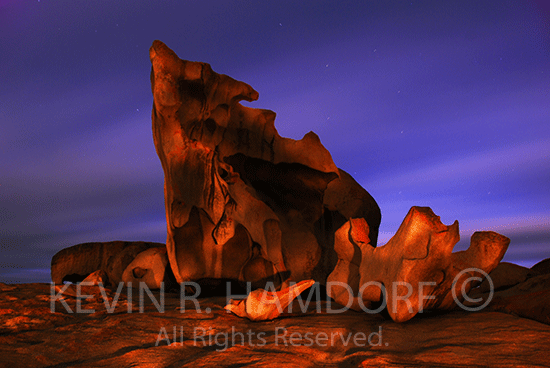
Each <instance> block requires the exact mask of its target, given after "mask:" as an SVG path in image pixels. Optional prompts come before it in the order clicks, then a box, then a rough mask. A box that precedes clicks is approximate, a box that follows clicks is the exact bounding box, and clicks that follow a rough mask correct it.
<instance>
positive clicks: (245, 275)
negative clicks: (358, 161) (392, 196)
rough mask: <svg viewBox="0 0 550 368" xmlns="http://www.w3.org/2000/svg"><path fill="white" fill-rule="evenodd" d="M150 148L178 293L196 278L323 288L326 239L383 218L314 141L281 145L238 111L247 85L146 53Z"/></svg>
mask: <svg viewBox="0 0 550 368" xmlns="http://www.w3.org/2000/svg"><path fill="white" fill-rule="evenodd" d="M150 58H151V63H152V72H151V84H152V91H153V96H154V104H153V112H152V120H153V138H154V142H155V146H156V150H157V154H158V156H159V158H160V161H161V163H162V167H163V169H164V179H165V189H164V194H165V205H166V218H167V228H168V237H167V244H166V246H167V251H168V259H169V262H170V265H171V267H172V270H173V272H174V275H175V277H176V280H177V281H178V282H183V281H194V280H200V279H204V278H214V279H235V280H240V281H251V282H255V283H256V285H258V286H261V284H262V283H265V281H270V280H271V281H275V282H278V283H282V282H285V283H286V282H288V281H291V280H292V281H301V280H304V279H314V280H317V281H319V282H322V283H324V282H325V281H326V277H327V275H328V274H329V273H330V272H331V271H332V270H333V268H334V266H335V265H336V261H337V258H336V253H335V252H334V249H333V248H334V242H333V237H334V232H335V231H336V229H338V228H339V227H340V226H341V225H342V224H343V223H344V222H345V221H346V220H347V219H348V218H351V217H353V218H363V219H365V220H366V222H367V223H368V224H369V228H370V230H371V231H370V242H371V244H373V245H375V244H376V239H377V234H378V226H379V224H380V210H379V208H378V206H377V204H376V202H375V201H374V199H373V198H372V197H371V196H370V195H369V194H368V193H367V192H366V191H365V190H364V189H363V188H361V186H359V185H358V184H357V183H356V182H355V181H354V180H353V178H351V176H349V175H348V174H347V173H345V172H343V171H342V170H339V169H338V168H337V167H336V165H335V164H334V162H333V161H332V158H331V156H330V153H329V152H328V151H327V150H326V149H325V148H324V147H323V145H322V144H321V142H320V140H319V138H318V137H317V135H315V134H314V133H313V132H310V133H308V134H306V135H305V136H304V137H303V138H302V139H301V140H298V141H296V140H293V139H288V138H282V137H281V136H279V134H278V133H277V130H276V129H275V126H274V120H275V113H273V112H272V111H269V110H262V109H253V108H249V107H245V106H242V105H241V104H240V103H239V101H241V100H245V101H254V100H256V99H257V98H258V92H256V91H255V90H254V89H252V87H250V86H249V85H247V84H245V83H243V82H239V81H236V80H234V79H232V78H230V77H228V76H226V75H220V74H217V73H215V72H214V71H212V69H211V67H210V65H208V64H205V63H198V62H190V61H185V60H181V59H179V58H178V56H177V55H176V54H175V53H174V52H173V51H172V50H170V49H169V48H168V47H166V45H164V44H163V43H162V42H160V41H155V42H154V43H153V46H152V47H151V49H150Z"/></svg>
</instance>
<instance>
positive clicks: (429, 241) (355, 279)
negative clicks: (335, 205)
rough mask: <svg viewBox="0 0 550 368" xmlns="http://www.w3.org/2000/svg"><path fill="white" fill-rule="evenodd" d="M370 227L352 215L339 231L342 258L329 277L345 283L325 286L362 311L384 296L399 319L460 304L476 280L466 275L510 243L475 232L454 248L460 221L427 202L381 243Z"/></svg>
mask: <svg viewBox="0 0 550 368" xmlns="http://www.w3.org/2000/svg"><path fill="white" fill-rule="evenodd" d="M368 233H369V227H368V225H367V223H366V222H365V221H364V220H363V219H351V220H350V221H348V222H347V223H345V224H344V225H343V226H342V227H341V228H340V229H339V230H338V231H337V232H336V235H335V249H336V252H337V253H338V258H339V261H338V264H337V266H336V268H335V269H334V271H333V272H332V273H331V274H330V275H329V277H328V280H327V281H328V282H331V283H334V282H340V283H343V284H341V285H337V286H332V287H330V288H329V287H327V292H328V294H329V295H330V296H331V297H332V298H333V299H334V300H336V301H337V302H339V303H340V304H343V305H346V306H348V307H351V308H352V309H354V310H358V311H359V310H373V309H378V306H376V307H375V305H376V304H379V303H380V302H381V301H383V300H385V301H386V306H387V311H388V313H389V315H390V316H391V318H392V319H393V320H394V321H399V322H403V321H407V320H409V319H411V318H412V317H413V316H414V315H416V314H417V313H418V312H419V311H422V310H429V309H453V308H455V307H457V300H458V301H460V302H462V301H464V297H465V296H466V295H467V293H468V291H469V290H470V289H471V288H472V286H474V285H475V284H473V283H470V282H468V279H470V278H471V277H477V278H479V277H480V274H479V271H478V270H481V271H482V272H486V273H489V272H491V271H492V270H493V269H494V268H495V267H496V266H497V264H498V263H499V262H500V260H501V259H502V257H503V256H504V253H505V252H506V249H507V248H508V245H509V243H510V239H508V238H507V237H505V236H502V235H499V234H497V233H495V232H476V233H474V234H473V235H472V239H471V244H470V247H469V248H468V250H466V251H461V252H456V253H452V250H453V247H454V245H455V244H456V243H457V242H458V240H459V239H460V237H459V233H458V221H455V223H454V224H453V225H451V226H446V225H444V224H443V223H441V220H440V218H439V216H436V215H435V214H434V213H433V211H432V210H431V209H430V208H429V207H412V208H411V210H410V211H409V213H408V214H407V216H406V217H405V219H404V220H403V223H402V224H401V226H400V227H399V229H398V230H397V233H396V234H395V235H394V236H393V237H392V238H391V239H390V241H389V242H388V243H387V244H386V245H384V246H382V247H378V248H374V247H372V246H371V245H370V244H369V237H368ZM480 281H481V280H480ZM478 284H479V282H478ZM350 291H351V292H350ZM384 291H385V296H383V295H382V293H383V292H384Z"/></svg>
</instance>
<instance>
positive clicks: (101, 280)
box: [82, 270, 109, 285]
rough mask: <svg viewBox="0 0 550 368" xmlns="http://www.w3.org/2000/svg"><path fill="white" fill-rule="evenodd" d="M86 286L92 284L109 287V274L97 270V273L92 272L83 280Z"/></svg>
mask: <svg viewBox="0 0 550 368" xmlns="http://www.w3.org/2000/svg"><path fill="white" fill-rule="evenodd" d="M82 282H83V283H85V284H92V285H99V284H101V285H107V284H108V282H109V278H108V277H107V274H106V273H105V271H103V270H97V271H95V272H92V273H91V274H89V275H88V276H86V278H85V279H84V280H82Z"/></svg>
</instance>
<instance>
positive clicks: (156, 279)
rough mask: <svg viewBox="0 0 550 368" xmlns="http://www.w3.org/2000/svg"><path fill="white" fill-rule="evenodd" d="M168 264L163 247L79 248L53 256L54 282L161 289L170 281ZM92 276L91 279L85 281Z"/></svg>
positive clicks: (100, 245) (137, 244) (104, 245)
mask: <svg viewBox="0 0 550 368" xmlns="http://www.w3.org/2000/svg"><path fill="white" fill-rule="evenodd" d="M167 264H168V260H167V257H166V248H165V246H164V244H161V243H147V242H123V241H112V242H106V243H84V244H77V245H74V246H72V247H68V248H65V249H62V250H60V251H59V252H57V253H56V254H55V255H54V256H53V258H52V266H51V273H52V282H54V283H56V284H62V283H64V282H65V281H69V282H73V283H76V282H80V281H86V282H90V283H94V282H95V283H97V282H99V281H102V282H103V283H104V284H110V285H111V286H115V288H116V286H117V285H118V283H119V282H125V283H127V282H134V283H137V282H145V284H146V285H147V286H148V287H149V288H150V289H158V288H159V287H160V282H162V281H168V278H167V277H166V276H167V271H169V267H167ZM96 271H100V272H98V273H95V272H96ZM92 274H93V275H92ZM168 275H171V273H170V272H168ZM89 276H91V277H90V279H87V280H85V279H86V278H87V277H89Z"/></svg>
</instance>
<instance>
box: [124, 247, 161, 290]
mask: <svg viewBox="0 0 550 368" xmlns="http://www.w3.org/2000/svg"><path fill="white" fill-rule="evenodd" d="M167 265H168V257H167V256H166V248H165V247H153V248H149V249H147V250H144V251H143V252H141V253H139V254H138V255H137V256H136V258H134V260H133V261H132V262H130V264H129V265H128V266H127V267H126V269H125V270H124V272H123V273H122V281H123V282H124V283H129V282H131V283H132V284H133V285H136V284H138V283H140V282H144V283H145V284H146V285H147V286H148V287H149V288H150V289H160V288H161V286H162V283H163V282H164V281H165V280H166V279H167V277H165V276H166V270H167Z"/></svg>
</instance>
